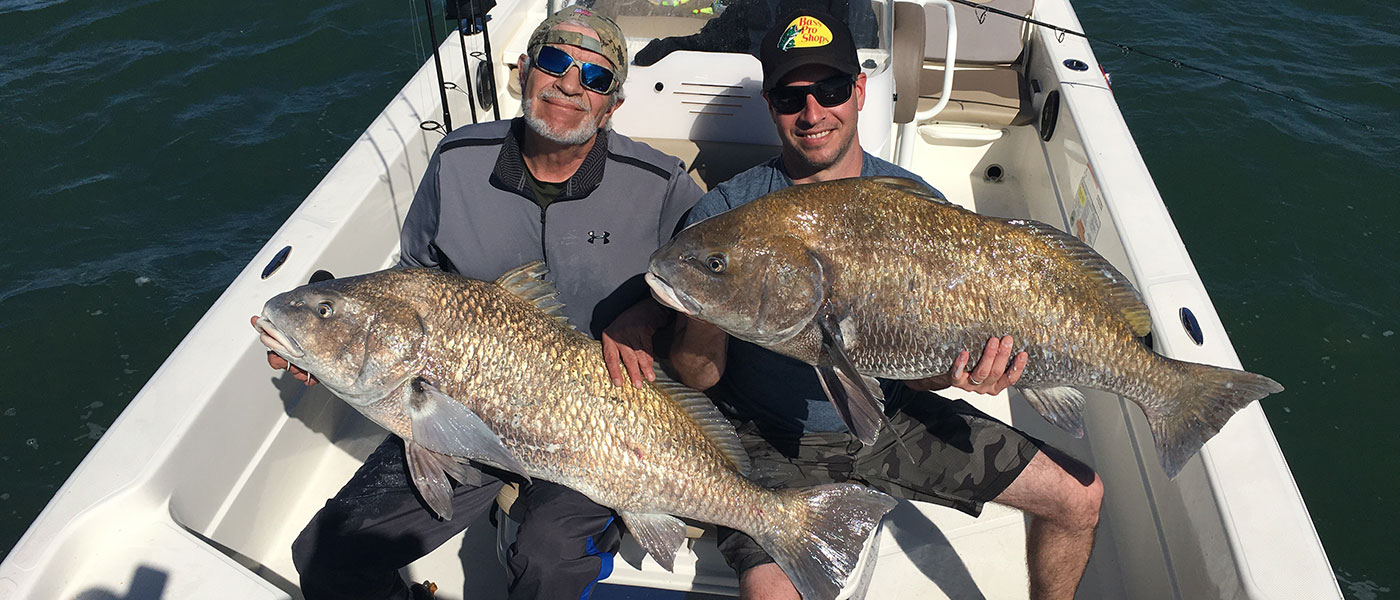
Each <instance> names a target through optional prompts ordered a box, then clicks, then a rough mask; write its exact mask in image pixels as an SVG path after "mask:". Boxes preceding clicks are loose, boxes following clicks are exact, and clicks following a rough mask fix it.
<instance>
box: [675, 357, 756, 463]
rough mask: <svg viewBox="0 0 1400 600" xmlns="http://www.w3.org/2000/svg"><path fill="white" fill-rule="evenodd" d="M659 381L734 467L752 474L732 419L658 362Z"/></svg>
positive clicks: (747, 456) (706, 397)
mask: <svg viewBox="0 0 1400 600" xmlns="http://www.w3.org/2000/svg"><path fill="white" fill-rule="evenodd" d="M656 367H657V368H655V369H654V370H655V371H656V381H654V382H652V383H653V384H655V385H656V388H657V389H659V390H661V391H662V392H664V393H665V394H666V395H667V396H670V397H671V399H672V400H675V401H676V404H679V405H680V407H681V408H682V409H684V410H685V412H686V414H689V415H690V418H692V419H695V422H696V423H698V424H699V425H700V429H701V430H703V431H704V432H705V435H706V436H707V437H709V438H710V441H712V442H714V444H715V447H717V448H719V450H720V452H723V453H724V455H725V456H727V457H729V460H730V461H733V463H734V467H735V469H737V470H738V471H739V473H740V474H741V475H744V476H746V477H747V476H748V475H749V453H748V452H746V451H745V450H744V444H743V443H742V442H740V441H739V434H737V433H735V432H734V426H733V425H732V424H730V423H729V419H726V418H725V417H724V414H723V413H721V412H719V409H718V408H715V403H714V401H712V400H710V397H709V396H706V395H705V394H704V393H702V392H698V391H695V390H694V389H692V388H689V387H686V386H685V385H684V384H682V383H680V382H678V381H676V380H674V379H672V378H671V376H670V375H669V374H667V373H666V372H665V371H664V370H663V369H662V368H661V365H659V364H658V365H656Z"/></svg>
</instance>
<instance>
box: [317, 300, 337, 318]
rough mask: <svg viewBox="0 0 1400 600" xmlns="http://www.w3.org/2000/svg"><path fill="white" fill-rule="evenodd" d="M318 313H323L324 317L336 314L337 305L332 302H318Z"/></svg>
mask: <svg viewBox="0 0 1400 600" xmlns="http://www.w3.org/2000/svg"><path fill="white" fill-rule="evenodd" d="M316 314H318V315H321V317H322V318H325V317H329V316H331V315H333V314H335V305H334V304H331V303H330V302H322V303H320V304H317V305H316Z"/></svg>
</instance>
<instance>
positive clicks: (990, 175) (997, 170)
mask: <svg viewBox="0 0 1400 600" xmlns="http://www.w3.org/2000/svg"><path fill="white" fill-rule="evenodd" d="M982 177H983V179H985V180H987V181H990V182H992V183H1001V180H1002V178H1003V177H1006V170H1005V169H1003V168H1001V165H998V164H995V163H993V164H990V165H987V170H986V171H983V172H982Z"/></svg>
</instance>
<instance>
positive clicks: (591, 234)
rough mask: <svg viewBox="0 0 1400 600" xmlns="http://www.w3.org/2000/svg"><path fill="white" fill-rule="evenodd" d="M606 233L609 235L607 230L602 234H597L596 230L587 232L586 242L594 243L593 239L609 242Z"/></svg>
mask: <svg viewBox="0 0 1400 600" xmlns="http://www.w3.org/2000/svg"><path fill="white" fill-rule="evenodd" d="M608 235H609V234H608V232H606V231H604V232H603V235H598V234H597V233H596V232H592V231H590V232H588V243H590V244H592V243H595V242H594V241H595V240H603V243H604V244H607V243H610V242H609V241H608Z"/></svg>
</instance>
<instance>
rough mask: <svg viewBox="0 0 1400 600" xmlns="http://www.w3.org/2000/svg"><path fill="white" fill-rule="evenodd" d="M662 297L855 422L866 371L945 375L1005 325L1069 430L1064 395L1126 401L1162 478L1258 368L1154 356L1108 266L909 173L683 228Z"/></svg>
mask: <svg viewBox="0 0 1400 600" xmlns="http://www.w3.org/2000/svg"><path fill="white" fill-rule="evenodd" d="M647 281H648V283H649V284H650V285H651V288H652V291H653V294H654V295H655V296H656V297H657V299H659V300H660V301H661V302H663V303H665V304H667V305H669V306H671V307H672V308H675V309H676V310H679V311H681V312H684V313H688V314H690V315H692V316H694V317H696V318H698V319H701V320H704V321H708V322H710V323H712V324H714V325H716V326H718V327H720V328H721V329H724V330H725V331H726V332H728V333H729V334H730V335H733V336H734V337H737V338H740V339H744V340H748V341H750V342H753V343H755V344H758V345H760V346H763V347H765V348H768V349H770V350H773V351H775V352H778V353H780V354H784V355H787V356H790V357H793V358H796V359H798V360H801V361H804V362H806V363H808V364H811V365H813V366H814V367H816V369H817V371H818V373H819V375H820V379H821V381H822V384H823V386H824V387H825V389H826V391H827V395H828V397H829V398H830V399H831V401H832V402H833V403H834V404H835V405H836V407H837V409H838V412H839V413H840V414H841V415H842V416H843V418H844V419H845V420H846V423H847V425H848V426H849V427H850V429H851V431H852V432H853V433H855V434H856V435H857V437H860V438H861V439H862V441H865V442H866V443H870V442H872V441H873V440H874V438H875V435H876V434H877V433H878V432H879V429H880V427H881V426H883V425H884V423H885V417H884V413H883V412H882V411H881V407H880V400H881V398H880V396H879V387H878V385H876V383H875V382H874V380H873V379H872V377H884V378H890V379H903V380H913V379H922V378H926V377H932V376H936V375H940V374H943V373H947V372H948V369H949V368H950V367H951V366H952V364H953V362H954V360H955V358H956V357H957V355H958V353H959V352H960V351H961V350H963V349H967V348H977V347H980V346H981V345H982V344H983V343H984V342H985V341H986V340H987V339H989V338H992V337H1000V336H1003V335H1011V336H1013V337H1014V338H1015V340H1016V342H1017V343H1018V344H1019V345H1020V348H1019V349H1018V350H1025V351H1026V352H1027V353H1028V354H1029V358H1030V360H1029V361H1028V363H1027V368H1026V371H1025V373H1024V374H1023V375H1022V376H1021V379H1020V381H1019V382H1017V388H1018V389H1020V390H1021V392H1022V393H1023V395H1024V396H1025V397H1026V399H1027V400H1028V401H1029V402H1030V404H1031V406H1032V407H1034V408H1035V410H1036V411H1037V412H1039V413H1040V414H1041V415H1042V416H1044V417H1045V418H1046V419H1047V420H1049V421H1050V422H1051V423H1054V424H1055V425H1057V426H1059V427H1061V428H1062V429H1065V430H1066V431H1068V432H1070V433H1071V434H1074V435H1075V436H1076V437H1079V436H1082V435H1083V430H1084V423H1083V405H1084V402H1085V398H1084V395H1083V393H1082V392H1080V391H1079V390H1078V389H1076V388H1088V389H1095V390H1102V391H1107V392H1111V393H1114V394H1118V395H1120V396H1122V397H1124V398H1127V399H1130V400H1132V401H1133V402H1134V403H1136V404H1137V405H1138V406H1139V407H1141V408H1142V410H1143V412H1144V414H1145V415H1146V416H1147V421H1148V423H1149V425H1150V426H1151V430H1152V435H1153V438H1154V440H1155V442H1156V448H1157V455H1158V459H1159V462H1161V464H1162V467H1163V469H1164V470H1165V471H1166V473H1167V474H1168V475H1169V476H1173V477H1174V476H1175V475H1176V474H1177V473H1178V472H1179V471H1180V470H1181V468H1182V466H1183V465H1184V464H1185V462H1186V461H1187V460H1188V459H1190V458H1191V457H1192V456H1194V455H1195V454H1196V452H1197V451H1199V450H1200V448H1201V446H1202V445H1203V444H1205V442H1206V440H1208V439H1210V438H1211V437H1212V436H1214V435H1215V434H1216V433H1217V432H1218V431H1219V430H1220V428H1221V427H1222V426H1224V424H1225V422H1226V421H1227V420H1228V419H1229V418H1230V417H1231V416H1232V415H1234V414H1235V413H1236V412H1237V411H1239V410H1240V409H1241V408H1243V407H1244V406H1246V405H1247V404H1249V403H1250V402H1252V401H1254V400H1258V399H1260V398H1262V397H1264V396H1267V395H1268V394H1271V393H1275V392H1279V391H1282V390H1283V387H1282V386H1280V385H1279V384H1278V383H1277V382H1275V381H1273V380H1272V379H1269V378H1267V377H1264V376H1261V375H1256V374H1254V373H1248V372H1245V371H1239V370H1234V369H1226V368H1221V367H1215V366H1209V365H1202V364H1195V363H1189V362H1183V361H1178V360H1174V359H1171V358H1167V357H1165V356H1162V355H1160V354H1157V353H1156V352H1153V351H1152V350H1151V349H1150V348H1148V347H1147V346H1146V345H1145V344H1144V343H1143V341H1142V340H1141V338H1142V336H1145V335H1146V334H1147V333H1148V332H1149V331H1150V329H1151V317H1150V315H1149V313H1148V309H1147V305H1146V304H1145V303H1144V302H1143V300H1142V298H1141V296H1139V295H1138V293H1137V291H1136V290H1135V289H1134V288H1133V286H1132V284H1131V283H1130V282H1129V281H1128V279H1127V278H1126V277H1124V276H1123V274H1122V273H1120V272H1119V271H1118V270H1117V269H1116V268H1114V267H1113V265H1111V264H1110V263H1109V262H1108V260H1106V259H1104V258H1103V257H1102V256H1100V255H1099V254H1097V253H1096V252H1094V251H1093V249H1091V248H1090V247H1089V246H1087V245H1085V244H1084V243H1082V242H1080V241H1079V240H1078V239H1076V238H1074V237H1072V236H1070V235H1068V234H1065V233H1063V232H1061V231H1059V230H1057V229H1055V228H1053V227H1050V226H1049V225H1046V224H1044V223H1039V222H1036V221H1029V220H1023V219H1001V218H995V217H988V216H983V215H978V214H977V213H974V212H972V211H968V210H965V209H963V208H961V207H958V206H956V205H953V204H951V203H949V202H947V201H946V200H943V199H941V198H938V197H936V196H934V195H933V194H932V193H931V192H930V190H928V188H926V187H924V186H922V185H920V184H919V183H917V182H914V181H911V180H908V179H900V178H892V177H870V178H852V179H842V180H837V181H830V182H824V183H816V184H808V185H797V186H792V187H788V188H784V189H782V190H779V191H776V192H773V193H771V194H768V195H766V196H764V197H761V198H758V199H756V200H754V201H753V202H750V203H748V204H745V205H742V206H739V207H737V208H734V209H733V210H730V211H727V212H724V213H721V214H719V215H715V216H714V217H711V218H709V219H706V220H704V221H702V222H700V223H696V224H694V225H692V226H690V227H688V228H686V229H685V230H683V231H681V232H680V233H679V234H677V235H676V237H675V238H673V239H672V240H671V242H670V243H668V244H667V245H666V246H663V247H662V248H660V249H659V250H657V251H656V252H655V253H654V254H653V255H652V258H651V264H650V268H649V272H648V274H647Z"/></svg>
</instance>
